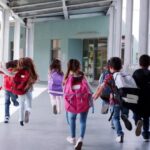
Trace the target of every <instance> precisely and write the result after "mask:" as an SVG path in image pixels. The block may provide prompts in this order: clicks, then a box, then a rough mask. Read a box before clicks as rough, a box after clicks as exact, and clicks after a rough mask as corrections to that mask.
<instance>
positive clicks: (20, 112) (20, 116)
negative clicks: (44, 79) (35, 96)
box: [18, 95, 25, 122]
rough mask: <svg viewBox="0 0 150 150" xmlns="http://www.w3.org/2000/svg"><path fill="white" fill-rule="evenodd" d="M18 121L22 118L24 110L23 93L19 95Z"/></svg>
mask: <svg viewBox="0 0 150 150" xmlns="http://www.w3.org/2000/svg"><path fill="white" fill-rule="evenodd" d="M18 98H19V106H20V107H19V121H20V122H21V121H23V120H24V110H25V95H19V96H18Z"/></svg>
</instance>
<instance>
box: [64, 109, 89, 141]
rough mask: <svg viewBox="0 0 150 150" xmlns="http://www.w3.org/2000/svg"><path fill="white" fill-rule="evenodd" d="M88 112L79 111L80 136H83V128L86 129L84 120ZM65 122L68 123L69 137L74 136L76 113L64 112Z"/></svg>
mask: <svg viewBox="0 0 150 150" xmlns="http://www.w3.org/2000/svg"><path fill="white" fill-rule="evenodd" d="M87 115H88V112H83V113H80V137H82V138H84V135H85V130H86V120H87ZM66 117H67V122H68V123H69V127H70V131H71V137H72V138H74V137H76V118H77V114H74V113H71V112H67V113H66Z"/></svg>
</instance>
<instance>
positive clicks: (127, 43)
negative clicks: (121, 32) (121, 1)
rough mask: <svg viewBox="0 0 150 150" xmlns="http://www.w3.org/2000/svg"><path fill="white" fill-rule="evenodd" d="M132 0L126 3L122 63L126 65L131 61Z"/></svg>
mask: <svg viewBox="0 0 150 150" xmlns="http://www.w3.org/2000/svg"><path fill="white" fill-rule="evenodd" d="M132 19H133V0H127V3H126V33H125V53H124V60H125V61H124V65H125V67H128V66H129V65H130V64H131V61H132V22H133V20H132Z"/></svg>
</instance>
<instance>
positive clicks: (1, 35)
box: [0, 10, 10, 62]
mask: <svg viewBox="0 0 150 150" xmlns="http://www.w3.org/2000/svg"><path fill="white" fill-rule="evenodd" d="M9 16H10V13H9V11H8V10H2V13H1V31H0V48H1V52H0V53H1V58H0V60H1V61H4V62H7V61H9V60H10V50H9Z"/></svg>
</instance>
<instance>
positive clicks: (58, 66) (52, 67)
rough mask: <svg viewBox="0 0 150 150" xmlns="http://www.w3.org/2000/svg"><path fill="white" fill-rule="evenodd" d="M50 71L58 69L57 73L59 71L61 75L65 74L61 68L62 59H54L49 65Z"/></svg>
mask: <svg viewBox="0 0 150 150" xmlns="http://www.w3.org/2000/svg"><path fill="white" fill-rule="evenodd" d="M49 71H50V72H51V71H56V72H57V73H59V74H60V75H63V72H62V70H61V61H60V60H58V59H54V60H53V61H52V63H51V65H50V66H49Z"/></svg>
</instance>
